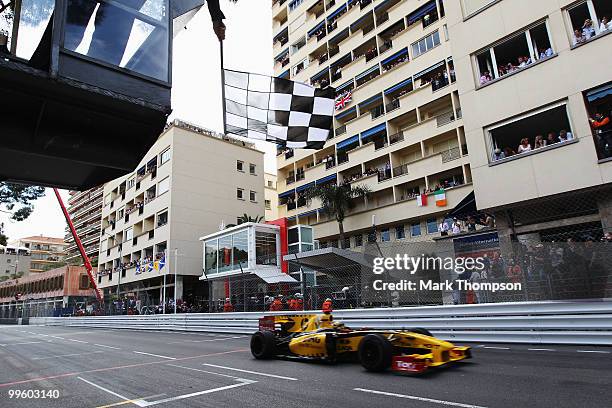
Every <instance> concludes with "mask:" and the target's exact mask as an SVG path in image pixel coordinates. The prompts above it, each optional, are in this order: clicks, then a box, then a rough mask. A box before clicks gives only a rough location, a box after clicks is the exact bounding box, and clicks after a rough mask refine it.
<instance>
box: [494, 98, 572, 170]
mask: <svg viewBox="0 0 612 408" xmlns="http://www.w3.org/2000/svg"><path fill="white" fill-rule="evenodd" d="M485 131H486V132H487V133H488V137H489V143H490V146H491V150H490V152H491V153H490V154H491V161H492V162H495V161H499V160H502V159H508V158H510V157H514V158H517V157H519V156H520V155H525V154H527V153H535V152H537V151H544V150H548V149H549V148H551V147H553V146H561V145H562V143H568V142H571V141H573V140H574V135H573V132H572V129H571V125H570V121H569V117H568V113H567V105H566V102H561V103H559V104H556V105H552V106H547V107H544V108H541V109H539V110H537V111H534V112H530V113H527V114H524V115H520V116H517V117H515V118H511V119H508V120H506V121H504V122H502V123H499V124H497V125H493V126H491V127H489V128H487V129H485Z"/></svg>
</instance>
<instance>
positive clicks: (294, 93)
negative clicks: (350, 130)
mask: <svg viewBox="0 0 612 408" xmlns="http://www.w3.org/2000/svg"><path fill="white" fill-rule="evenodd" d="M224 71H225V109H226V131H227V132H228V133H233V134H236V135H239V136H244V137H248V138H251V139H259V140H267V141H271V142H274V143H277V144H279V145H281V146H285V147H288V148H292V149H295V148H302V149H322V148H323V145H324V144H325V141H326V140H327V139H328V137H329V135H330V133H331V130H332V124H333V115H334V94H335V92H334V88H330V87H328V88H325V89H317V88H315V87H313V86H310V85H306V84H303V83H300V82H294V81H290V80H288V79H283V78H276V77H270V76H267V75H259V74H251V73H247V72H239V71H232V70H228V69H226V70H224Z"/></svg>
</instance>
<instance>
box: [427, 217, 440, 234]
mask: <svg viewBox="0 0 612 408" xmlns="http://www.w3.org/2000/svg"><path fill="white" fill-rule="evenodd" d="M436 232H438V221H437V220H436V219H435V218H430V219H428V220H427V233H428V234H435V233H436Z"/></svg>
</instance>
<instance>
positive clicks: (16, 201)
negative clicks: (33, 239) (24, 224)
mask: <svg viewBox="0 0 612 408" xmlns="http://www.w3.org/2000/svg"><path fill="white" fill-rule="evenodd" d="M44 195H45V188H44V187H39V186H30V185H26V184H16V183H7V182H0V206H4V207H5V208H6V209H7V210H9V211H11V212H12V214H11V219H12V220H15V221H23V220H25V219H26V218H28V217H29V216H30V214H32V211H34V205H33V204H32V201H36V200H38V199H39V198H41V197H42V196H44Z"/></svg>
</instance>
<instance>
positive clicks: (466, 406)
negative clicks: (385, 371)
mask: <svg viewBox="0 0 612 408" xmlns="http://www.w3.org/2000/svg"><path fill="white" fill-rule="evenodd" d="M353 391H359V392H365V393H368V394H376V395H384V396H387V397H395V398H404V399H410V400H414V401H421V402H431V403H433V404H440V405H448V406H453V407H461V408H486V407H483V406H480V405H473V404H463V403H461V402H452V401H444V400H438V399H433V398H425V397H417V396H415V395H404V394H396V393H394V392H386V391H377V390H368V389H366V388H353Z"/></svg>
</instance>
